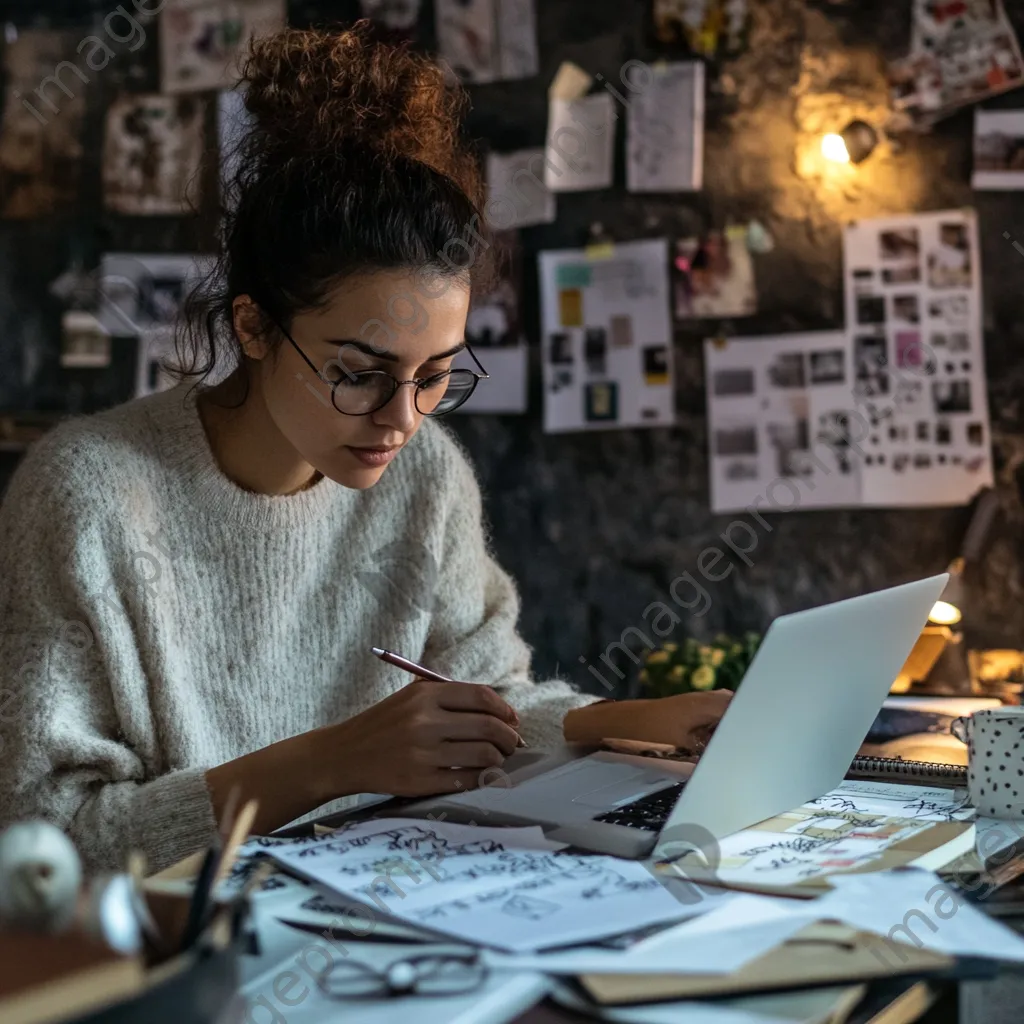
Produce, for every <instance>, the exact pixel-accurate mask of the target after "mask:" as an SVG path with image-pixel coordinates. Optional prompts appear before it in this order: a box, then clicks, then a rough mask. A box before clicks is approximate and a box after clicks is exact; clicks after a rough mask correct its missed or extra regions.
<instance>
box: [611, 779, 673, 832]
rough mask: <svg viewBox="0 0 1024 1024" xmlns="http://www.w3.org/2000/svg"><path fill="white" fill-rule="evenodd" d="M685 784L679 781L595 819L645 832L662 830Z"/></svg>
mask: <svg viewBox="0 0 1024 1024" xmlns="http://www.w3.org/2000/svg"><path fill="white" fill-rule="evenodd" d="M685 785H686V783H685V782H677V783H675V784H673V785H671V786H666V787H665V788H664V789H658V790H655V791H654V792H653V793H648V794H647V795H646V796H642V797H640V798H639V799H638V800H633V801H632V802H630V803H628V804H623V805H622V806H621V807H616V808H614V809H613V810H610V811H605V812H604V813H603V814H599V815H597V817H596V818H594V821H603V822H605V823H606V824H609V825H626V826H627V827H628V828H639V829H643V830H644V831H645V832H660V831H661V828H662V826H663V825H664V824H665V822H666V821H668V816H669V815H670V814H671V813H672V808H673V807H675V805H676V801H677V800H678V799H679V794H680V793H681V792H682V791H683V786H685Z"/></svg>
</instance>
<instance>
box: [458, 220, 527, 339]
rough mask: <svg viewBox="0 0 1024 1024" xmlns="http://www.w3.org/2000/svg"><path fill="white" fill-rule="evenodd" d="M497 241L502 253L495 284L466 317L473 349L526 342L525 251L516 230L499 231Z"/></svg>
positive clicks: (467, 332)
mask: <svg viewBox="0 0 1024 1024" xmlns="http://www.w3.org/2000/svg"><path fill="white" fill-rule="evenodd" d="M495 241H496V244H497V245H498V246H499V247H500V248H499V252H500V256H501V258H500V260H499V261H498V268H499V269H498V274H497V277H496V281H495V284H494V285H493V287H492V288H491V289H490V291H489V292H488V293H487V294H486V295H482V296H480V297H479V298H474V301H473V304H472V306H471V308H470V311H469V317H468V318H467V320H466V341H467V342H468V343H469V345H470V346H471V347H473V348H512V347H515V346H517V345H520V344H522V343H523V325H522V318H521V317H520V315H519V294H520V288H521V286H522V250H521V249H520V247H519V244H518V240H517V238H516V236H515V232H505V233H504V234H500V235H498V234H496V235H495Z"/></svg>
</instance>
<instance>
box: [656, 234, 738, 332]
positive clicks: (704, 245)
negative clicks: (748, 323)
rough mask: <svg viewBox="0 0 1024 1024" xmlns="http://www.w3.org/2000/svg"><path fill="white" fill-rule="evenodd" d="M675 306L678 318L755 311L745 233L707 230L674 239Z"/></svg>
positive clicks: (684, 318)
mask: <svg viewBox="0 0 1024 1024" xmlns="http://www.w3.org/2000/svg"><path fill="white" fill-rule="evenodd" d="M675 269H676V281H675V307H676V316H677V317H678V318H679V319H680V320H689V319H699V318H701V317H724V316H729V317H732V316H750V315H751V314H752V313H756V312H757V290H756V287H755V284H754V264H753V261H752V259H751V256H750V249H749V248H748V247H747V232H746V230H740V231H727V232H725V233H724V234H723V232H721V231H709V232H708V234H707V235H706V236H705V237H704V238H702V239H698V238H681V239H679V240H678V241H677V242H676V258H675Z"/></svg>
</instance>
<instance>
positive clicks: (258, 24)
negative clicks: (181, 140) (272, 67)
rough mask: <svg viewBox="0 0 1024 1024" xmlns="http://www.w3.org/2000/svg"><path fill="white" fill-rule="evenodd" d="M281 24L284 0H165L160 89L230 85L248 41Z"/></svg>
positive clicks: (189, 89) (195, 89) (190, 89)
mask: <svg viewBox="0 0 1024 1024" xmlns="http://www.w3.org/2000/svg"><path fill="white" fill-rule="evenodd" d="M285 24H286V17H285V0H168V3H167V4H166V6H165V7H164V8H163V10H162V12H161V15H160V61H161V77H162V89H163V91H164V92H166V93H179V92H200V91H202V90H207V89H222V88H228V87H230V86H232V85H233V84H234V83H235V81H236V80H237V78H238V68H237V66H236V65H237V61H238V59H239V57H240V55H241V54H242V53H244V52H245V50H246V48H247V47H248V45H249V40H250V39H251V38H252V37H253V36H255V35H262V34H264V33H267V32H273V31H276V30H277V29H281V28H284V26H285Z"/></svg>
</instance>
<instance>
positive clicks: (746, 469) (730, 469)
mask: <svg viewBox="0 0 1024 1024" xmlns="http://www.w3.org/2000/svg"><path fill="white" fill-rule="evenodd" d="M757 477H758V470H757V459H733V460H732V461H731V462H727V463H726V464H725V465H724V466H723V467H722V479H723V480H729V481H737V480H756V479H757Z"/></svg>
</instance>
